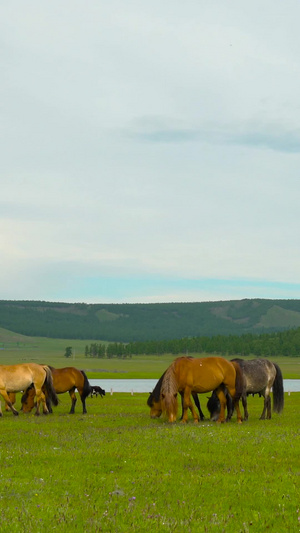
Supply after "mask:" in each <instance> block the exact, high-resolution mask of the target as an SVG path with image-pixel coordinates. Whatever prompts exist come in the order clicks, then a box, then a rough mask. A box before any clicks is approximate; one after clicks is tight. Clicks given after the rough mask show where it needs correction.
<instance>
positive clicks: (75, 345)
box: [0, 328, 300, 379]
mask: <svg viewBox="0 0 300 533" xmlns="http://www.w3.org/2000/svg"><path fill="white" fill-rule="evenodd" d="M92 342H93V341H91V340H83V341H82V340H74V339H48V338H45V337H26V336H24V335H19V334H16V333H12V332H10V331H8V330H5V329H1V328H0V364H16V363H23V362H35V363H45V364H49V365H52V366H54V367H57V368H62V367H64V366H76V367H77V368H80V369H83V370H86V371H87V375H88V377H89V378H99V379H101V378H103V379H104V378H106V379H109V378H119V379H122V378H126V379H147V378H149V379H156V378H157V379H158V378H159V377H160V376H161V374H162V373H163V372H164V371H165V369H166V368H167V367H168V366H169V364H170V363H171V362H172V361H173V360H174V355H170V354H169V355H168V354H164V355H162V356H155V355H153V356H133V357H132V358H131V359H117V358H113V359H98V358H86V357H85V356H84V351H85V347H86V345H90V344H91V343H92ZM99 342H101V341H99ZM67 346H71V347H72V351H73V356H72V358H66V357H64V353H65V349H66V347H67ZM190 355H194V356H195V357H200V356H201V354H190ZM202 356H205V354H202ZM228 358H230V356H229V357H228ZM249 358H251V357H249ZM268 359H270V360H271V361H275V362H276V363H277V364H279V366H280V368H281V370H282V372H283V377H284V378H285V379H300V357H299V358H297V357H269V358H268Z"/></svg>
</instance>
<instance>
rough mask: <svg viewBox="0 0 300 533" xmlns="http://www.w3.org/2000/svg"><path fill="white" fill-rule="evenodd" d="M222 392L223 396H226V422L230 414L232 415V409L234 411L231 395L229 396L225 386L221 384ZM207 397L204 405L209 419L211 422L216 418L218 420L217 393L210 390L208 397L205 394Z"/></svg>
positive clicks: (218, 404) (218, 405)
mask: <svg viewBox="0 0 300 533" xmlns="http://www.w3.org/2000/svg"><path fill="white" fill-rule="evenodd" d="M223 392H224V394H225V398H226V405H227V417H226V422H228V421H229V420H230V419H231V417H232V415H233V411H234V406H233V401H232V397H231V396H230V394H229V392H228V390H227V389H226V387H225V386H223ZM207 398H208V402H207V404H206V407H207V409H208V411H209V413H210V419H211V420H212V421H213V422H216V420H218V418H219V414H220V402H219V398H218V396H217V393H216V391H213V392H212V395H211V396H210V397H209V396H207Z"/></svg>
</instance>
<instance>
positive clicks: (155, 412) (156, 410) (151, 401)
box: [147, 392, 162, 418]
mask: <svg viewBox="0 0 300 533" xmlns="http://www.w3.org/2000/svg"><path fill="white" fill-rule="evenodd" d="M147 405H148V407H150V417H151V418H159V417H160V415H161V413H162V407H161V401H160V399H158V400H157V399H155V397H154V394H153V392H150V396H149V398H148V400H147Z"/></svg>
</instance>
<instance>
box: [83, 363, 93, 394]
mask: <svg viewBox="0 0 300 533" xmlns="http://www.w3.org/2000/svg"><path fill="white" fill-rule="evenodd" d="M80 372H81V374H82V375H83V379H84V382H83V391H82V395H81V399H82V400H85V399H86V398H87V397H88V396H89V394H91V392H92V390H93V389H92V387H91V385H90V382H89V380H88V378H87V375H86V373H85V371H84V370H80Z"/></svg>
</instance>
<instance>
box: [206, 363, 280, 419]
mask: <svg viewBox="0 0 300 533" xmlns="http://www.w3.org/2000/svg"><path fill="white" fill-rule="evenodd" d="M232 361H235V362H236V363H238V364H239V366H240V368H241V370H242V373H243V378H244V388H243V393H242V404H243V408H244V420H248V416H249V414H248V407H247V396H248V395H249V394H252V395H254V394H259V396H263V398H264V408H263V411H262V414H261V417H260V419H261V420H264V419H265V418H267V419H270V418H271V397H270V392H271V389H272V390H273V411H275V412H276V413H280V412H281V411H282V410H283V406H284V388H283V378H282V372H281V370H280V368H279V366H278V365H277V364H276V363H272V362H271V361H268V359H252V360H250V361H245V360H244V359H232ZM207 408H208V410H209V412H210V417H211V419H214V418H215V417H216V416H217V415H218V413H219V412H220V404H219V400H218V398H217V397H216V396H215V395H214V394H213V395H212V396H211V398H210V399H209V401H208V403H207ZM231 414H232V413H231Z"/></svg>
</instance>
